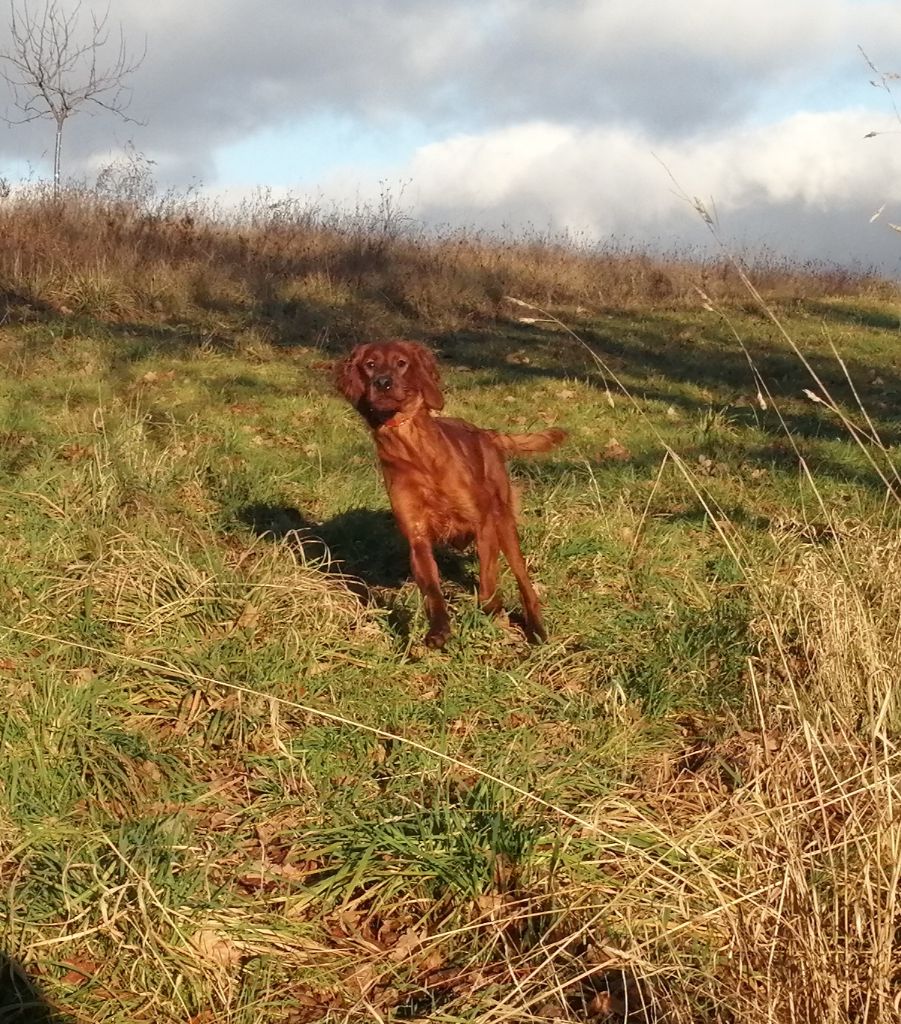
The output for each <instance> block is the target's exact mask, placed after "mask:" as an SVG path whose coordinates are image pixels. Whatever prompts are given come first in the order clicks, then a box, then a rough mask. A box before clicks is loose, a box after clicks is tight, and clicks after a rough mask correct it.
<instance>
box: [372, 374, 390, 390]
mask: <svg viewBox="0 0 901 1024" xmlns="http://www.w3.org/2000/svg"><path fill="white" fill-rule="evenodd" d="M372 383H373V384H375V386H376V387H377V388H379V389H380V390H381V391H387V390H388V388H390V387H391V378H390V377H389V376H388V375H387V374H385V375H384V376H383V377H375V378H373V381H372Z"/></svg>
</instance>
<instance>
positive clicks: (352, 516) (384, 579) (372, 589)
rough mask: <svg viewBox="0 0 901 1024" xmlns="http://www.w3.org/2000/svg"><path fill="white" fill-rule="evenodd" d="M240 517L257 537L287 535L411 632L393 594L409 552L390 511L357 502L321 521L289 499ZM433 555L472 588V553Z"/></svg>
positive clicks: (450, 577) (405, 574)
mask: <svg viewBox="0 0 901 1024" xmlns="http://www.w3.org/2000/svg"><path fill="white" fill-rule="evenodd" d="M238 519H239V520H240V521H241V522H242V523H243V524H244V525H245V526H247V527H249V528H250V529H251V530H252V531H253V533H255V534H256V535H257V536H258V537H266V538H268V539H270V540H280V541H286V542H287V543H288V544H290V545H291V547H292V548H294V550H295V551H297V552H298V553H299V554H300V555H301V557H302V558H303V559H304V560H306V561H309V562H312V563H313V564H315V565H316V566H317V568H319V569H320V570H321V571H322V572H324V573H328V574H329V575H333V576H335V578H336V579H340V580H341V582H343V583H344V585H345V586H346V587H347V588H348V590H350V591H351V593H352V594H354V595H355V596H356V597H357V598H359V600H360V601H361V602H362V603H363V604H366V605H373V606H375V607H378V608H385V609H387V610H388V612H389V624H390V625H391V628H392V629H393V630H394V631H395V632H396V633H397V634H398V635H399V636H402V637H406V636H407V635H408V632H409V629H408V626H409V623H408V621H407V619H408V616H407V614H406V611H405V609H403V608H401V607H399V606H398V603H397V601H396V600H395V598H396V592H397V591H398V590H399V589H400V588H401V587H402V586H403V585H404V584H405V583H407V582H408V581H409V580H410V579H411V575H410V563H409V552H408V549H407V545H406V542H405V541H404V539H403V537H402V536H401V534H400V532H399V531H398V529H397V525H396V524H395V522H394V517H393V515H392V514H391V513H390V512H389V511H387V510H377V509H367V508H355V509H350V510H349V511H347V512H342V513H340V514H339V515H337V516H334V517H333V518H331V519H329V520H327V521H326V522H322V523H318V522H316V521H314V520H312V519H309V518H308V517H307V516H305V515H304V514H303V513H302V512H300V511H299V510H298V509H296V508H293V507H291V506H289V505H265V504H254V505H245V506H244V507H243V508H242V509H239V511H238ZM435 557H436V560H437V562H438V569H439V572H440V573H441V577H442V579H443V580H445V581H447V582H450V583H452V584H455V585H457V586H458V587H461V588H464V589H472V587H473V583H474V581H473V574H472V571H471V562H470V560H469V559H468V558H466V557H465V556H462V555H458V554H456V553H454V552H447V551H442V550H438V551H436V553H435Z"/></svg>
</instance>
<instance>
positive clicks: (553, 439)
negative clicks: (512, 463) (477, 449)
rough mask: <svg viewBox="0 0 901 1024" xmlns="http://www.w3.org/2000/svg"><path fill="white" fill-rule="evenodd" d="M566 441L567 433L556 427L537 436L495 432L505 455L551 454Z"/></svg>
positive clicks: (495, 438) (498, 443)
mask: <svg viewBox="0 0 901 1024" xmlns="http://www.w3.org/2000/svg"><path fill="white" fill-rule="evenodd" d="M565 439H566V431H565V430H558V429H557V428H556V427H554V428H553V429H551V430H542V431H539V432H538V433H536V434H501V433H499V432H497V431H495V432H494V440H495V441H496V442H497V446H498V448H500V450H501V451H502V452H503V453H504V455H534V454H535V453H536V452H549V451H550V450H551V449H552V448H556V447H557V445H558V444H561V443H562V442H563V441H564V440H565Z"/></svg>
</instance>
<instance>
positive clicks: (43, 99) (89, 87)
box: [0, 0, 146, 196]
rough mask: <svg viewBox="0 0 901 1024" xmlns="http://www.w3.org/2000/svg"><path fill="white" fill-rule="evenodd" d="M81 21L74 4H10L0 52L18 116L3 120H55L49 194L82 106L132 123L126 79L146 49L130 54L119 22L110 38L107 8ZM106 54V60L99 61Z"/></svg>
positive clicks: (24, 0)
mask: <svg viewBox="0 0 901 1024" xmlns="http://www.w3.org/2000/svg"><path fill="white" fill-rule="evenodd" d="M88 16H89V23H86V22H85V21H84V20H83V19H82V6H81V3H80V2H77V3H76V4H75V5H74V6H71V7H70V8H69V10H68V11H66V10H64V8H63V4H62V3H61V2H60V0H43V4H42V6H41V7H40V8H35V7H32V5H31V4H30V3H29V2H28V0H19V2H17V0H11V2H10V36H11V42H10V44H9V46H8V48H7V49H6V50H5V51H3V52H0V75H2V76H3V77H4V78H5V79H6V81H7V82H8V83H9V85H10V87H11V88H12V93H13V103H14V106H15V108H16V110H18V111H19V114H20V116H19V117H14V118H10V117H6V118H5V120H6V121H7V123H8V124H25V123H26V122H28V121H36V120H38V119H40V118H49V119H50V120H52V121H53V122H54V123H55V124H56V139H55V145H54V149H53V194H54V195H55V196H56V195H59V189H60V163H61V157H62V144H63V128H64V127H65V125H66V122H67V121H68V120H69V118H70V117H72V115H73V114H77V113H78V112H79V111H80V110H81V109H82V108H87V109H90V108H92V107H93V108H101V109H103V110H106V111H109V112H110V113H112V114H115V115H116V116H117V117H120V118H122V120H123V121H131V120H133V119H132V118H130V117H128V115H127V114H126V110H127V109H128V105H129V103H130V101H131V93H130V91H129V90H128V89H127V88H126V86H125V80H126V79H127V78H128V76H129V75H130V74H131V73H132V72H134V71H136V70H137V69H138V68H139V67H140V65H141V63H142V61H143V60H144V56H145V53H146V45H145V47H144V50H143V51H142V52H141V54H140V56H137V57H132V56H131V55H130V54H129V53H128V50H127V48H126V45H125V35H124V33H123V31H122V27H121V25H120V26H119V31H118V34H117V36H116V37H114V38H111V33H110V29H109V8H107V9H106V11H105V12H104V13H103V14H97V13H96V12H94V11H90V12H88ZM107 53H108V55H109V60H108V61H107V62H104V61H103V58H104V56H105V55H106V54H107Z"/></svg>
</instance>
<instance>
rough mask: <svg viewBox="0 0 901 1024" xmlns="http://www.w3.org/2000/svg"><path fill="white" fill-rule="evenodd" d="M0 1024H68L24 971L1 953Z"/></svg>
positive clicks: (66, 1019)
mask: <svg viewBox="0 0 901 1024" xmlns="http://www.w3.org/2000/svg"><path fill="white" fill-rule="evenodd" d="M0 1024H69V1020H68V1018H65V1017H63V1016H61V1015H60V1014H59V1013H58V1012H57V1011H56V1010H54V1009H53V1007H51V1006H50V1004H49V1003H48V1002H47V1000H46V999H45V998H44V996H43V994H42V993H41V991H40V988H39V987H38V985H37V983H36V982H34V981H32V979H31V978H29V977H28V975H27V974H26V972H25V970H24V968H23V967H22V966H21V965H20V964H18V963H17V962H16V961H15V960H13V959H12V958H10V957H8V956H6V955H5V954H4V953H0Z"/></svg>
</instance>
